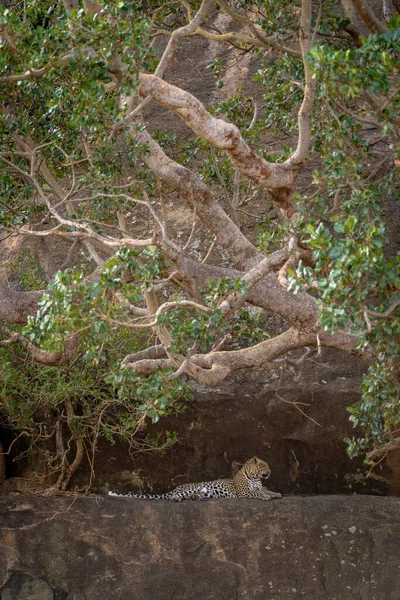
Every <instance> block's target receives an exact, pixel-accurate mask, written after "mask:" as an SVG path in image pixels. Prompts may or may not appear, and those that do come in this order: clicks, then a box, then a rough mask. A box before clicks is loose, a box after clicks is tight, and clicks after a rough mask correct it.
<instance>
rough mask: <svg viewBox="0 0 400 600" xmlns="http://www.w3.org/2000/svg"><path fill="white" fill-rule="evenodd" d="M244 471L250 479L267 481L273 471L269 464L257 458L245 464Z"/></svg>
mask: <svg viewBox="0 0 400 600" xmlns="http://www.w3.org/2000/svg"><path fill="white" fill-rule="evenodd" d="M243 470H244V471H245V473H246V475H247V477H248V478H249V479H267V477H269V476H270V475H271V469H270V468H269V466H268V465H267V463H266V462H265V461H263V460H261V458H257V456H254V457H253V458H250V460H248V461H247V462H246V463H244V465H243Z"/></svg>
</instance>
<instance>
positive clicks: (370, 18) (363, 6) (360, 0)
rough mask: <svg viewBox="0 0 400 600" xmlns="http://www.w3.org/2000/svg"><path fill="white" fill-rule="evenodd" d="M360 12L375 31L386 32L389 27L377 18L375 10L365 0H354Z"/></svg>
mask: <svg viewBox="0 0 400 600" xmlns="http://www.w3.org/2000/svg"><path fill="white" fill-rule="evenodd" d="M352 1H353V4H354V6H355V7H356V9H357V11H358V14H359V15H360V17H361V18H362V20H363V21H364V23H365V24H366V26H367V27H368V29H369V30H370V31H372V32H373V33H386V32H387V30H388V29H387V27H386V25H384V24H383V23H381V21H380V20H379V19H378V18H377V16H376V15H375V13H374V11H373V10H372V9H371V7H370V6H369V4H368V2H365V0H352Z"/></svg>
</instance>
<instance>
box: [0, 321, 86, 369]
mask: <svg viewBox="0 0 400 600" xmlns="http://www.w3.org/2000/svg"><path fill="white" fill-rule="evenodd" d="M6 332H7V334H8V335H9V336H10V338H9V339H8V340H4V341H3V342H0V345H2V346H4V345H8V344H14V343H18V344H21V346H23V347H24V348H26V350H28V351H29V352H30V354H31V356H32V358H33V359H34V360H35V361H36V362H38V363H40V364H41V365H46V366H47V367H56V366H60V365H63V364H64V363H66V362H67V361H68V360H70V359H71V358H72V357H73V356H74V355H75V354H76V352H77V350H78V348H79V344H80V336H79V334H74V335H71V336H70V337H69V338H68V339H67V340H66V341H65V347H64V350H59V351H56V352H48V351H47V350H41V349H40V348H38V347H37V346H35V345H34V344H32V342H30V341H29V340H28V339H27V338H25V337H24V336H23V335H21V334H20V333H15V332H13V331H9V330H6Z"/></svg>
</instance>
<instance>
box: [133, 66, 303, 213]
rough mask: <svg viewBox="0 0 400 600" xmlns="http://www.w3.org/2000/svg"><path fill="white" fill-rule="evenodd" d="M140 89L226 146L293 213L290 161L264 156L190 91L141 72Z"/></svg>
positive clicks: (201, 133)
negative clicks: (270, 161) (267, 159)
mask: <svg viewBox="0 0 400 600" xmlns="http://www.w3.org/2000/svg"><path fill="white" fill-rule="evenodd" d="M140 93H141V94H142V95H145V96H151V97H152V98H153V99H154V100H156V101H157V102H158V103H159V104H161V105H162V106H165V107H166V108H168V109H169V110H171V111H172V112H175V113H176V114H178V115H179V116H180V117H181V118H182V119H183V120H184V121H185V123H186V124H187V125H188V126H189V127H190V128H191V129H192V130H193V131H194V132H195V133H196V134H197V135H198V136H199V137H200V138H201V139H202V140H204V141H205V142H207V143H208V144H210V145H211V146H213V147H214V148H219V149H221V150H225V152H226V153H227V155H228V156H229V158H230V159H231V161H232V163H233V164H234V165H235V166H236V167H237V168H238V169H240V171H241V172H242V173H243V175H245V176H246V177H248V178H249V179H251V180H252V181H255V182H256V183H257V184H258V185H260V186H261V187H263V188H264V189H265V190H267V191H268V192H270V193H271V194H272V196H273V199H274V201H275V202H276V204H277V205H278V206H279V208H280V209H281V210H282V212H283V214H284V215H285V216H286V217H287V218H290V217H291V216H292V215H293V214H294V213H295V204H294V201H293V193H294V187H293V170H292V168H291V164H288V165H286V166H284V165H279V164H276V163H269V162H268V161H266V160H264V159H263V158H262V157H261V156H259V155H258V154H256V152H254V150H252V149H251V148H250V147H249V146H248V145H247V143H246V142H245V141H244V140H243V138H242V136H241V134H240V131H239V129H238V128H237V127H236V126H235V125H233V124H232V123H227V122H226V121H223V120H222V119H216V118H214V117H213V116H212V115H211V114H210V113H208V112H207V110H206V109H205V107H204V105H203V104H202V103H201V102H200V101H199V100H198V99H197V98H195V97H194V96H192V94H189V93H188V92H186V91H184V90H182V89H180V88H177V87H175V86H174V85H171V84H169V83H166V82H165V81H163V80H162V79H159V78H158V77H156V76H155V75H147V74H144V73H142V74H141V75H140ZM303 136H304V134H303Z"/></svg>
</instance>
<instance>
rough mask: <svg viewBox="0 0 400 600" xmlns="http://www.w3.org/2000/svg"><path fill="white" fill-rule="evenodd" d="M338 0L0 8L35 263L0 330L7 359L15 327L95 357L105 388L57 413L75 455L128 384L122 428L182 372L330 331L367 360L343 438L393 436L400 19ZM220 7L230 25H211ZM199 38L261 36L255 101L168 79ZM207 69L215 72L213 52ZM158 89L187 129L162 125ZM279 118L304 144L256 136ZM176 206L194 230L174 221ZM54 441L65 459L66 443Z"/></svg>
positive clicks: (18, 204) (212, 368) (4, 288)
mask: <svg viewBox="0 0 400 600" xmlns="http://www.w3.org/2000/svg"><path fill="white" fill-rule="evenodd" d="M338 4H339V3H338V2H334V1H329V2H324V3H318V2H315V3H313V2H311V0H302V1H301V2H297V1H292V0H290V1H289V0H288V1H282V0H279V1H277V0H264V1H260V2H250V1H247V0H243V1H240V2H230V3H228V2H225V1H222V0H219V1H218V0H217V2H216V3H215V2H211V0H204V1H203V2H201V3H200V2H194V3H188V2H185V1H183V0H182V1H181V2H176V3H164V2H157V1H153V2H150V1H144V2H142V1H137V2H124V1H119V0H118V1H117V0H112V1H110V2H99V3H96V2H86V0H84V2H83V6H82V7H81V6H80V4H79V2H78V0H64V3H63V5H62V4H61V3H50V4H49V3H48V2H43V1H41V0H37V1H36V0H32V1H30V2H27V3H25V4H24V5H21V4H19V3H14V2H12V1H10V2H8V3H6V7H4V6H3V7H1V18H0V27H1V44H2V56H1V58H0V85H1V88H0V101H1V107H0V112H1V122H0V127H1V134H2V148H1V153H0V163H1V166H2V169H3V179H2V200H1V225H2V230H3V235H4V237H5V238H7V236H11V237H12V239H19V240H20V239H22V238H24V239H28V241H29V242H28V247H29V248H30V249H31V251H32V252H33V253H34V255H35V256H37V258H38V265H39V266H38V269H39V271H38V272H40V276H39V277H38V278H37V280H36V281H35V282H34V283H33V284H32V285H30V287H29V285H27V282H26V281H25V286H24V289H18V290H17V289H13V288H12V286H9V285H7V283H6V282H5V281H3V284H2V285H1V286H0V299H1V302H0V318H1V319H2V320H3V321H4V328H3V341H2V342H1V344H2V346H4V347H5V348H6V350H5V351H6V352H8V353H9V354H8V355H7V356H8V359H7V360H9V361H11V362H9V364H10V365H11V364H13V365H14V366H15V364H17V363H16V354H15V352H14V351H13V350H12V349H13V348H14V347H15V345H17V346H18V347H20V348H22V349H24V351H27V352H28V354H29V355H30V356H31V358H32V360H33V361H34V363H37V364H40V365H45V366H46V367H51V366H59V367H60V368H67V366H68V365H70V364H77V365H79V366H78V369H79V370H82V369H83V370H85V369H92V368H93V369H100V373H101V374H102V375H101V381H102V382H103V383H102V384H100V388H101V390H102V393H103V394H105V395H107V394H108V393H110V394H111V390H112V394H114V395H112V394H111V395H110V398H112V400H111V401H110V403H107V401H105V404H102V403H99V404H97V405H96V401H95V399H93V403H94V405H95V406H96V408H95V409H93V403H91V404H90V406H91V408H90V410H89V414H90V415H91V417H92V418H93V419H94V420H93V421H90V424H88V422H85V423H86V425H84V426H83V425H82V415H81V420H79V418H80V412H81V411H82V409H81V408H78V404H79V402H78V401H77V400H76V397H75V396H74V395H72V398H73V399H74V400H73V401H71V396H68V398H69V399H67V404H66V405H65V406H66V408H65V410H64V413H59V414H60V415H61V416H62V415H63V416H62V418H61V417H60V418H61V421H62V422H63V423H64V424H67V425H68V430H69V432H70V436H71V440H72V441H74V442H75V445H76V448H77V455H78V454H80V455H81V454H82V448H81V449H80V450H79V452H78V446H79V445H81V443H80V441H79V440H80V437H79V436H81V437H82V436H83V435H84V434H83V432H82V430H80V429H79V427H81V426H82V427H83V428H84V427H88V428H89V429H90V431H91V432H92V434H93V431H94V429H95V428H96V426H97V425H96V423H97V424H98V423H99V418H100V420H101V417H100V416H99V415H100V414H101V415H103V414H109V412H108V411H109V410H112V411H115V407H116V404H115V403H118V402H119V400H118V398H119V399H121V398H124V402H125V401H126V399H127V398H130V399H131V400H130V403H128V404H126V403H125V404H124V406H123V408H121V411H122V412H120V413H119V418H121V415H122V414H123V415H124V417H123V419H124V420H123V422H121V421H118V423H119V424H118V426H117V429H118V431H122V430H123V429H124V423H125V425H126V424H127V423H128V421H129V418H128V417H129V415H130V419H131V423H130V426H131V430H130V432H131V433H132V436H133V437H134V436H135V434H136V433H137V431H138V428H140V427H141V426H142V425H143V423H144V419H145V417H150V418H152V419H153V420H154V421H156V420H158V418H159V417H160V416H161V415H163V414H165V412H168V411H171V410H175V407H176V406H177V404H176V402H177V398H178V397H179V395H180V394H181V393H182V389H183V388H182V385H183V383H182V382H184V381H186V380H187V379H188V378H189V379H194V380H196V381H198V382H201V383H202V384H205V385H211V386H212V385H215V384H217V383H219V382H221V381H223V380H224V379H225V378H226V377H228V376H229V375H230V374H231V373H233V372H234V371H237V370H239V369H251V368H254V367H261V366H262V367H265V368H274V367H276V364H277V361H280V360H283V359H284V358H285V357H286V359H287V358H288V357H289V356H290V355H289V353H291V352H294V351H296V350H300V349H302V348H304V349H305V351H304V353H303V354H302V356H301V357H300V358H299V357H298V356H297V355H296V356H297V360H304V359H305V358H306V357H307V356H308V355H309V353H310V352H311V348H313V349H314V350H313V352H317V353H320V352H321V349H322V348H323V347H330V348H337V349H340V350H342V351H344V352H347V353H350V354H352V355H355V356H357V357H359V358H360V359H361V360H363V361H365V363H366V364H367V365H369V371H368V374H367V375H366V377H365V380H364V385H363V388H364V389H363V392H364V394H363V397H362V400H361V402H360V403H359V404H358V405H356V406H355V407H352V408H351V412H352V416H351V418H352V420H353V421H354V423H355V424H361V425H363V426H364V437H362V438H361V439H357V440H356V439H353V440H349V451H350V453H351V454H356V453H357V452H359V451H360V450H362V451H369V452H370V453H371V454H370V455H369V457H370V459H371V460H372V459H373V458H376V457H377V456H380V455H381V454H382V453H384V452H385V451H386V450H387V449H388V448H389V446H390V447H392V446H393V444H394V445H396V444H399V440H400V438H399V437H398V436H397V433H398V431H399V422H400V407H399V396H398V374H397V369H398V359H399V348H398V337H397V338H396V336H398V334H399V331H400V323H399V319H398V306H399V304H400V299H399V283H400V278H399V256H398V255H397V256H396V255H395V254H394V253H393V251H391V249H390V247H389V246H388V242H389V240H388V239H387V234H386V229H385V219H384V216H385V200H387V199H389V198H391V197H393V198H394V196H395V195H396V193H397V192H398V188H396V185H397V183H396V182H397V181H398V168H397V167H396V165H397V166H398V161H399V145H398V139H399V124H400V122H399V118H398V107H399V99H400V94H399V87H398V64H399V61H398V58H399V50H400V35H399V29H398V26H399V24H400V22H399V15H398V14H395V11H394V7H393V16H392V18H391V19H390V21H389V22H388V23H387V22H386V21H384V20H380V19H379V18H378V16H377V15H376V14H375V13H374V12H373V11H372V9H371V8H370V6H369V5H368V3H367V2H366V1H364V0H363V1H358V0H352V1H345V0H343V1H342V3H341V6H340V5H338ZM219 15H223V16H224V18H225V23H226V24H227V25H226V28H227V31H225V32H221V31H218V29H217V28H216V27H215V26H214V25H213V24H214V23H215V20H216V18H217V17H218V16H219ZM386 16H387V13H386ZM389 17H390V15H389ZM396 27H397V29H396ZM367 29H368V30H369V32H370V33H371V35H369V36H368V37H365V32H366V30H367ZM194 36H203V37H204V38H207V39H209V40H212V41H214V42H219V43H220V44H224V45H226V44H228V45H229V46H230V47H233V48H234V49H235V52H236V53H237V55H238V56H240V55H244V54H246V53H248V52H253V53H257V54H258V55H259V60H260V69H259V71H258V73H257V76H256V79H257V81H258V82H259V84H260V86H261V93H262V94H263V95H264V101H265V105H264V106H263V107H259V106H258V102H257V101H256V100H255V99H254V98H252V97H249V96H246V95H245V94H244V92H243V90H242V91H240V90H239V91H238V93H237V94H236V96H235V97H231V98H227V99H226V101H224V102H220V103H217V104H215V105H213V106H207V107H206V106H204V105H203V104H202V102H200V100H199V99H198V98H196V97H194V96H193V95H192V94H190V93H189V92H187V91H185V90H184V89H181V88H179V87H176V86H174V85H172V84H171V83H169V82H168V69H169V67H170V65H171V62H172V61H173V59H174V56H175V55H176V53H177V51H178V50H179V48H180V46H181V44H182V43H184V42H187V38H189V39H191V38H193V37H194ZM160 37H162V38H163V39H165V40H167V44H166V47H165V49H164V51H162V52H161V51H158V50H157V49H156V47H157V39H158V38H160ZM209 66H210V68H212V69H213V70H214V72H215V76H216V80H217V81H216V83H217V86H223V73H224V65H223V62H222V61H221V59H220V58H219V57H215V59H214V60H213V61H212V62H211V63H210V65H209ZM150 103H152V105H153V106H154V103H156V104H158V105H160V106H161V107H164V108H165V109H167V111H169V112H171V113H174V114H176V115H178V116H179V117H180V118H181V119H182V120H183V122H184V123H185V125H186V126H187V127H189V128H190V129H191V130H192V132H193V133H194V137H193V138H191V139H190V140H189V142H187V143H183V142H182V141H180V140H179V139H178V137H177V136H174V133H173V132H170V133H169V134H165V133H161V132H160V131H153V132H151V130H150V128H149V127H148V126H147V118H146V115H147V112H146V110H147V107H148V105H149V104H150ZM313 114H314V115H316V116H315V118H314V119H312V115H313ZM279 130H284V131H285V133H286V134H288V135H291V136H292V138H291V139H293V135H295V137H296V140H295V144H294V147H293V148H291V147H285V148H284V149H283V150H282V152H279V153H278V154H271V153H268V152H266V150H265V141H266V139H268V136H273V135H276V133H277V132H278V131H279ZM370 131H373V132H374V136H375V137H374V138H371V135H370ZM377 144H379V148H378V149H376V145H377ZM396 153H397V154H396ZM310 157H311V158H312V160H313V161H314V163H315V165H317V168H315V169H314V170H313V172H312V173H311V170H310V168H309V167H307V165H308V164H309V161H310ZM396 161H397V162H396ZM299 173H305V177H307V179H308V189H307V192H303V193H300V192H299V189H298V188H297V181H298V175H299ZM311 186H314V187H313V188H312V187H311ZM257 193H258V194H260V193H263V194H265V196H266V204H265V206H266V210H265V211H263V212H262V214H260V215H259V219H258V226H259V236H258V240H255V238H254V236H246V235H245V234H244V232H243V228H241V225H242V223H241V220H242V215H243V214H244V213H243V212H241V210H242V209H243V204H241V202H245V201H247V200H248V199H249V198H251V197H252V196H254V195H255V194H257ZM183 206H184V207H185V210H186V211H190V213H191V220H192V226H191V231H190V232H187V233H185V232H184V231H181V230H180V227H179V222H177V221H176V219H175V217H176V207H183ZM174 215H175V217H174ZM174 219H175V220H174ZM200 229H201V230H202V233H201V234H199V230H200ZM143 232H144V235H143ZM196 236H197V237H199V236H200V237H199V239H200V238H201V239H202V245H201V249H200V251H198V252H193V242H194V240H195V238H196ZM207 243H208V246H207V247H206V244H207ZM57 244H58V246H57ZM55 247H56V248H58V249H59V248H60V247H61V248H62V252H64V253H65V254H66V259H65V260H60V257H59V256H58V257H55V256H54V248H55ZM58 252H59V250H58ZM222 255H225V256H228V257H229V258H228V260H227V261H225V262H224V264H222V263H221V256H222ZM93 264H94V265H95V266H94V268H93ZM20 283H21V281H20ZM22 283H24V282H22ZM31 283H32V282H31ZM46 283H47V289H45V288H46ZM249 306H253V307H257V309H258V311H256V312H254V311H249V310H248V307H249ZM264 311H268V312H272V313H274V314H277V315H279V316H280V317H281V318H282V319H283V320H284V322H285V323H286V324H287V326H286V328H285V330H284V332H283V333H281V334H280V335H278V336H272V337H270V336H269V334H268V332H267V331H265V328H264V327H263V325H262V315H263V312H264ZM243 339H245V343H243ZM235 340H239V342H240V341H241V345H240V349H237V347H233V345H232V344H233V342H234V341H235ZM116 348H117V351H116ZM10 352H11V354H10ZM13 352H14V354H13ZM18 352H19V351H18ZM17 354H18V353H17ZM289 360H293V357H292V359H290V358H289ZM78 361H79V362H78ZM102 365H103V367H104V368H103V370H102V369H101V367H102ZM106 366H107V368H106ZM34 368H36V367H34ZM106 370H107V371H108V374H107V378H106V377H105V376H104V371H106ZM64 381H65V380H64ZM107 386H110V387H107ZM3 404H4V406H5V407H6V408H4V407H3V409H4V410H6V411H7V410H8V412H10V410H9V404H8V405H7V402H5V403H3ZM122 404H123V403H122ZM102 425H104V423H102ZM53 427H55V426H54V425H53ZM54 431H55V430H54ZM97 431H98V430H97ZM104 431H107V426H105V429H104ZM115 433H116V432H115V430H114V429H113V428H112V427H111V426H109V428H108V435H110V436H113V435H114V434H115ZM388 445H389V446H388ZM61 457H62V459H61ZM58 460H59V462H58V468H60V464H62V465H64V467H65V464H66V461H67V452H66V451H65V449H64V450H62V449H61V450H60V451H59V453H58ZM60 461H61V463H60ZM69 467H71V465H69ZM64 471H65V468H64ZM68 473H69V476H68V477H67V476H65V477H64V475H63V476H62V477H61V480H62V481H61V480H60V482H59V487H60V486H64V487H65V486H66V485H67V483H68V481H69V478H70V476H71V468H69V471H68ZM64 474H65V473H64Z"/></svg>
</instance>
